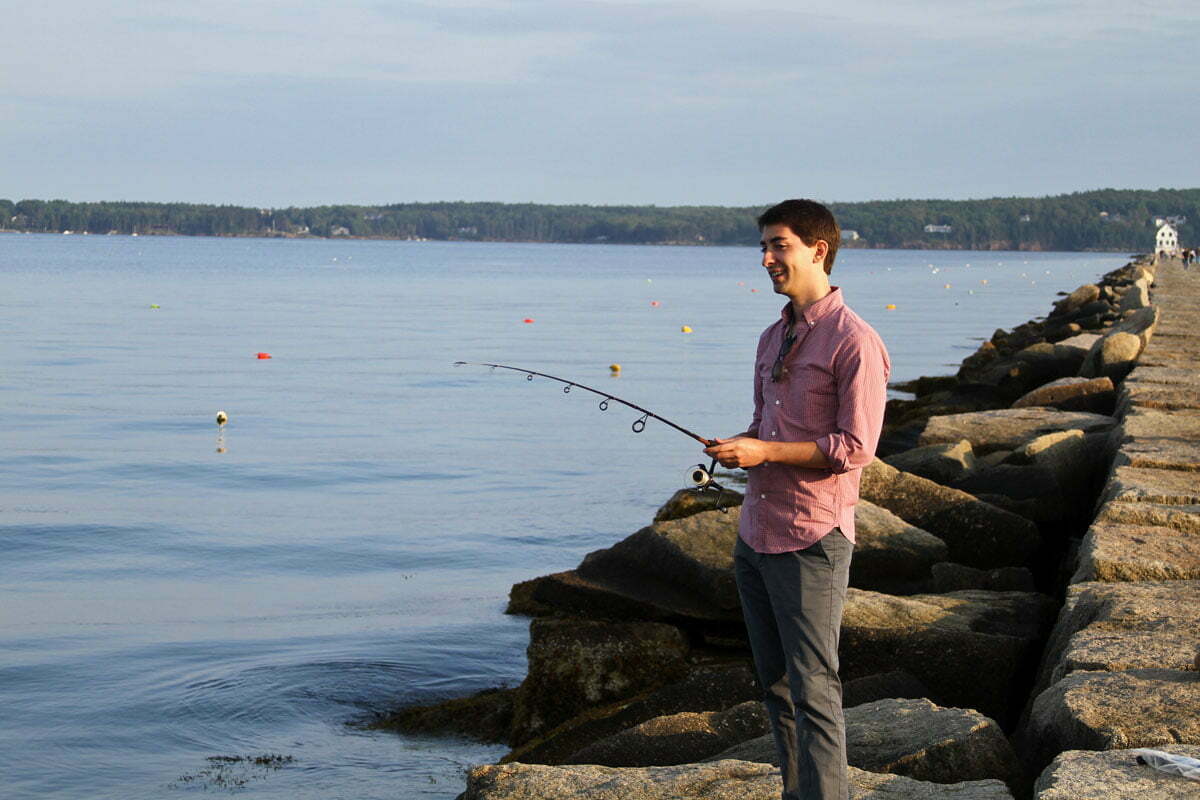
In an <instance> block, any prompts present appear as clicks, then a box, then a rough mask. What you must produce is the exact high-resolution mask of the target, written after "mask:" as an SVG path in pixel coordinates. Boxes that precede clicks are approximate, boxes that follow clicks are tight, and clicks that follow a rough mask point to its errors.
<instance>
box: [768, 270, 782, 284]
mask: <svg viewBox="0 0 1200 800" xmlns="http://www.w3.org/2000/svg"><path fill="white" fill-rule="evenodd" d="M767 274H768V275H770V276H771V280H773V281H777V280H780V279H782V278H783V270H781V269H769V270H767Z"/></svg>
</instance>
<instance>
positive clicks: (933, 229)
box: [925, 225, 952, 233]
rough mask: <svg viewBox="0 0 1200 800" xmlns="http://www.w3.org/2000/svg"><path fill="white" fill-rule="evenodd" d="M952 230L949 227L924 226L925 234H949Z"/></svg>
mask: <svg viewBox="0 0 1200 800" xmlns="http://www.w3.org/2000/svg"><path fill="white" fill-rule="evenodd" d="M951 230H952V228H951V227H950V226H949V225H926V226H925V232H926V233H949V232H950V231H951Z"/></svg>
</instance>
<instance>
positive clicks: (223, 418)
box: [217, 411, 229, 425]
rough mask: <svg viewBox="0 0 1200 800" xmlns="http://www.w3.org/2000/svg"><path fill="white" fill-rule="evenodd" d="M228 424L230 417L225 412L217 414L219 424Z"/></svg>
mask: <svg viewBox="0 0 1200 800" xmlns="http://www.w3.org/2000/svg"><path fill="white" fill-rule="evenodd" d="M226 422H229V415H228V414H226V413H225V412H224V411H218V412H217V424H218V425H224V424H225V423H226Z"/></svg>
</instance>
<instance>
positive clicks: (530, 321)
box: [522, 317, 533, 325]
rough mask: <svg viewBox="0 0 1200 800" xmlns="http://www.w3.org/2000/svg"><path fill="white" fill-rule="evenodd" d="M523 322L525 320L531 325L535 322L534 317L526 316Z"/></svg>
mask: <svg viewBox="0 0 1200 800" xmlns="http://www.w3.org/2000/svg"><path fill="white" fill-rule="evenodd" d="M522 322H524V323H525V324H526V325H531V324H533V317H526V318H525V319H523V320H522Z"/></svg>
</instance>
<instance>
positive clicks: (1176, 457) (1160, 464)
mask: <svg viewBox="0 0 1200 800" xmlns="http://www.w3.org/2000/svg"><path fill="white" fill-rule="evenodd" d="M1113 464H1114V465H1115V466H1118V467H1141V468H1144V469H1174V470H1181V471H1184V472H1191V473H1193V478H1194V479H1195V480H1197V481H1198V482H1200V477H1196V476H1195V475H1194V473H1196V472H1200V439H1185V438H1182V437H1178V436H1163V437H1152V436H1147V437H1143V438H1139V439H1134V440H1133V441H1129V442H1126V443H1124V444H1123V445H1121V449H1120V450H1118V451H1117V454H1116V456H1115V457H1114V459H1113Z"/></svg>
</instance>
